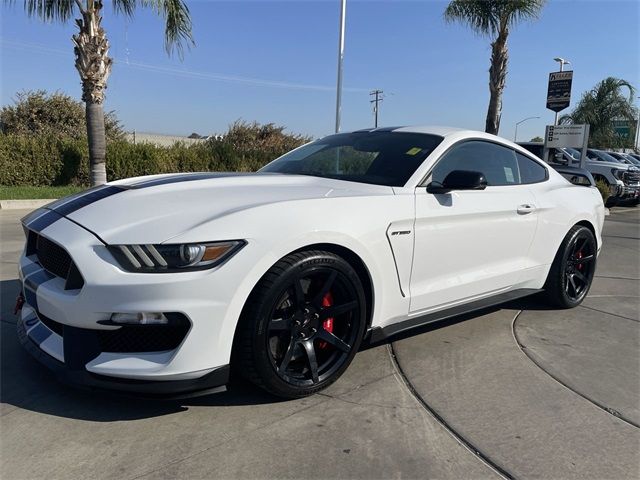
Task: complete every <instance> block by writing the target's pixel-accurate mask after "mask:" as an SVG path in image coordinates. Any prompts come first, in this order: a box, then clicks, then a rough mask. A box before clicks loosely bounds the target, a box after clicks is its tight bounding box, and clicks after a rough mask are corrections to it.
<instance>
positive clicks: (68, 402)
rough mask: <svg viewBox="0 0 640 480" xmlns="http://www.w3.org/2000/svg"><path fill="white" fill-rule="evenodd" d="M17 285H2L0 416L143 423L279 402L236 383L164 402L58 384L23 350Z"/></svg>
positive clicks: (10, 281)
mask: <svg viewBox="0 0 640 480" xmlns="http://www.w3.org/2000/svg"><path fill="white" fill-rule="evenodd" d="M19 291H20V283H19V282H18V280H3V281H1V282H0V298H1V304H0V306H1V309H0V312H1V313H0V325H1V330H0V403H1V404H2V405H1V406H0V416H4V415H7V414H10V413H12V412H13V411H14V410H19V409H24V410H30V411H33V412H39V413H44V414H47V415H54V416H58V417H65V418H73V419H79V420H89V421H94V422H112V421H127V420H138V419H143V418H152V417H158V416H163V415H169V414H173V413H178V412H181V411H185V410H188V408H189V407H190V406H212V407H215V406H232V405H233V406H243V405H260V404H266V403H278V402H279V401H280V399H278V398H276V397H273V396H271V395H269V394H267V393H266V392H262V391H261V390H259V389H257V388H255V387H252V386H251V385H248V384H246V383H244V382H242V381H240V380H237V379H234V380H233V381H232V382H231V384H230V385H229V387H228V389H227V391H226V392H220V393H214V394H210V395H205V396H201V397H194V398H185V399H178V400H164V399H161V398H148V397H140V396H132V395H127V396H125V395H119V394H116V393H112V392H105V391H95V390H83V389H79V388H76V387H73V386H69V385H65V384H63V383H61V382H59V381H58V380H57V379H56V377H55V376H54V375H53V374H52V373H51V372H50V371H49V370H48V369H47V368H46V367H44V366H43V365H41V364H40V363H38V362H37V361H36V360H35V359H34V358H32V357H31V355H29V353H27V352H26V351H25V350H24V349H23V348H22V345H20V342H19V341H18V336H17V333H16V318H17V317H16V316H15V315H14V314H13V308H14V305H15V298H16V295H17V294H18V292H19Z"/></svg>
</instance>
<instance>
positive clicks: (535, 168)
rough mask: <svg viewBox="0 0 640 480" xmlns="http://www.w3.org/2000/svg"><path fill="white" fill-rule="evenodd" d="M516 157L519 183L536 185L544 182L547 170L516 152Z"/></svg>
mask: <svg viewBox="0 0 640 480" xmlns="http://www.w3.org/2000/svg"><path fill="white" fill-rule="evenodd" d="M516 157H517V158H518V168H519V170H520V182H521V183H538V182H544V181H545V180H546V179H547V169H546V168H544V167H543V166H542V165H540V164H539V163H538V162H534V161H533V160H531V159H530V158H527V157H525V156H524V155H522V154H521V153H517V152H516Z"/></svg>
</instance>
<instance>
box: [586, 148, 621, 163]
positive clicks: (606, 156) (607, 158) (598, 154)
mask: <svg viewBox="0 0 640 480" xmlns="http://www.w3.org/2000/svg"><path fill="white" fill-rule="evenodd" d="M593 153H594V155H595V156H596V157H598V160H601V161H603V162H611V163H622V162H620V160H618V159H617V158H615V157H612V156H611V155H609V154H608V153H606V152H603V151H602V150H593Z"/></svg>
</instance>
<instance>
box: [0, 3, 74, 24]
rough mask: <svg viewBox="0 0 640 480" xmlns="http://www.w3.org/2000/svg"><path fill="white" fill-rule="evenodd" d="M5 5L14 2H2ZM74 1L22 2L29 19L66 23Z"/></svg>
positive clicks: (70, 14)
mask: <svg viewBox="0 0 640 480" xmlns="http://www.w3.org/2000/svg"><path fill="white" fill-rule="evenodd" d="M3 3H5V4H6V5H13V4H15V3H16V1H15V0H3ZM77 6H78V5H77V2H76V0H24V11H25V12H26V13H27V16H29V17H38V18H40V19H41V20H45V21H48V22H50V21H56V22H66V21H67V20H69V19H70V18H71V17H72V16H73V10H74V8H76V7H77Z"/></svg>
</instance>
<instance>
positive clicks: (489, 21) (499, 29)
mask: <svg viewBox="0 0 640 480" xmlns="http://www.w3.org/2000/svg"><path fill="white" fill-rule="evenodd" d="M545 1H546V0H453V1H451V2H450V3H449V5H448V6H447V8H446V9H445V11H444V18H445V20H446V21H448V22H460V23H463V24H465V25H467V26H469V27H470V28H471V29H472V30H473V31H474V32H476V33H478V34H480V35H485V36H493V37H495V36H498V35H499V34H500V33H503V32H504V30H505V29H506V28H507V27H509V26H513V25H515V24H517V23H519V22H521V21H524V20H531V19H535V18H537V17H538V15H539V14H540V11H541V10H542V7H543V6H544V4H545Z"/></svg>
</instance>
